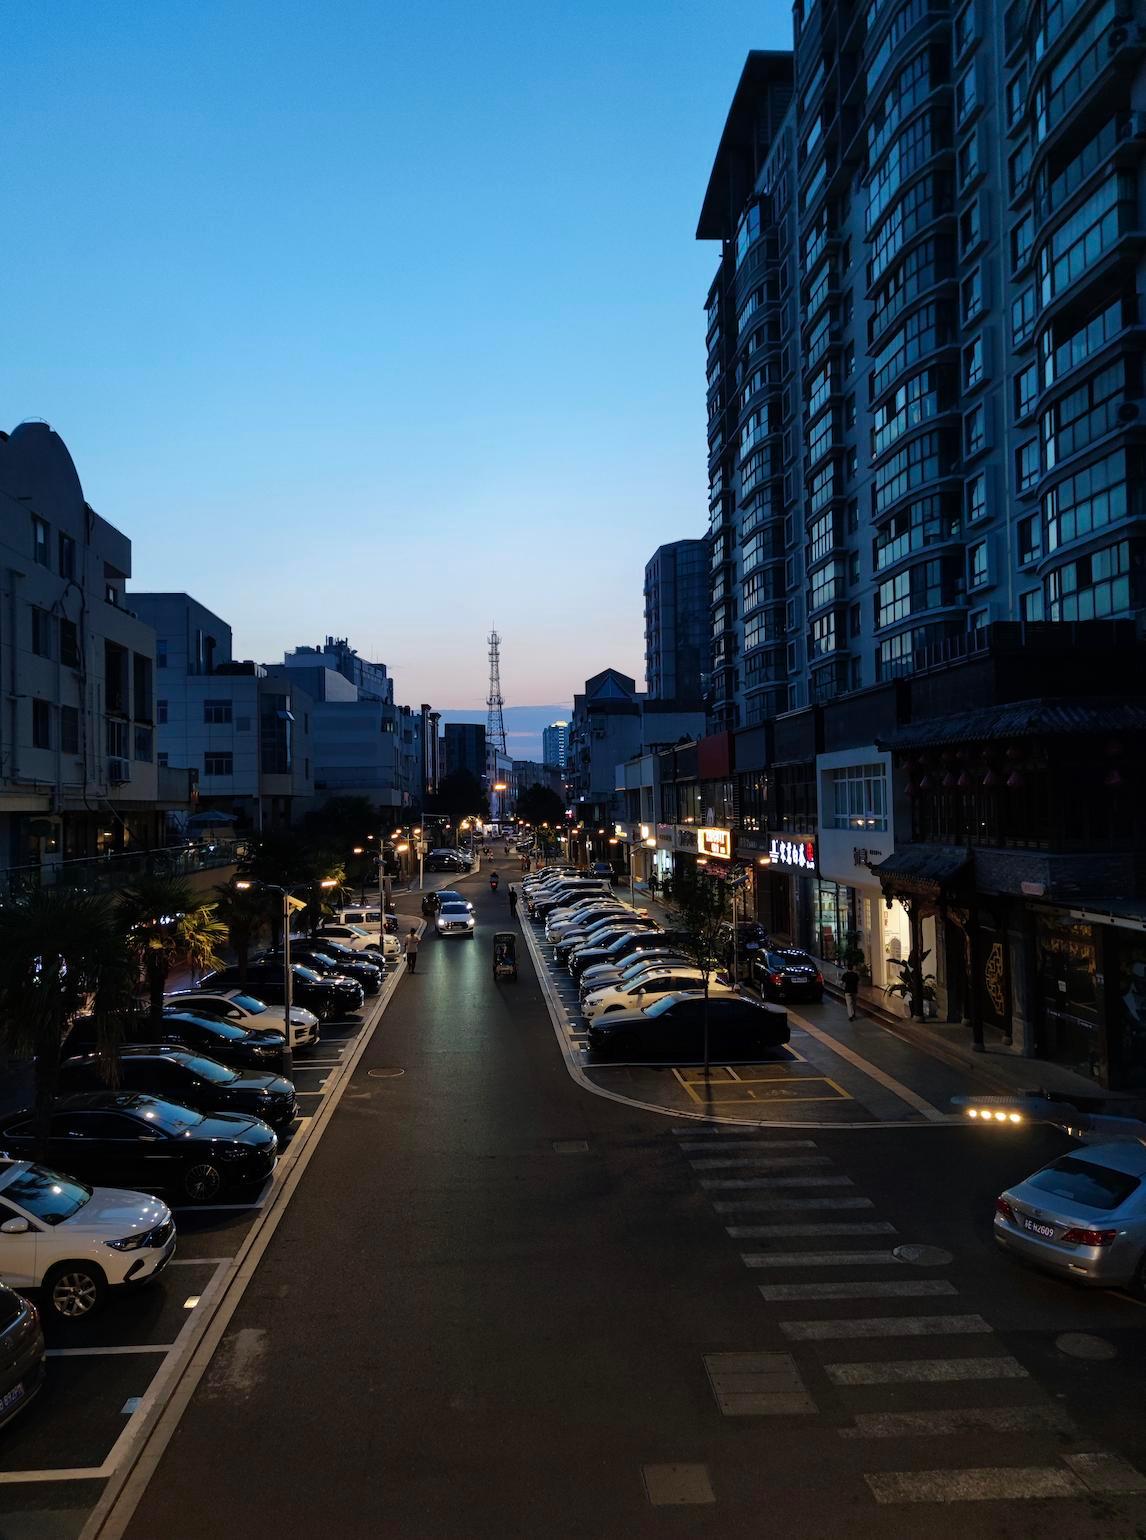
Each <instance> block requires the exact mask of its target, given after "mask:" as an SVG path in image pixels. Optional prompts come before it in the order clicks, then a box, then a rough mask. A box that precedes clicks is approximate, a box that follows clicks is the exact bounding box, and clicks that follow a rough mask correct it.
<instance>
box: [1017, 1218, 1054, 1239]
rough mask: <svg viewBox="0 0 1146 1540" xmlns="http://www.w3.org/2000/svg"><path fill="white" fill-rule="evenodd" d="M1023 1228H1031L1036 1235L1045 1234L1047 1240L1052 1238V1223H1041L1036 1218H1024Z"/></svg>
mask: <svg viewBox="0 0 1146 1540" xmlns="http://www.w3.org/2000/svg"><path fill="white" fill-rule="evenodd" d="M1023 1229H1024V1230H1033V1231H1034V1233H1035V1234H1036V1235H1045V1236H1046V1238H1047V1240H1048V1241H1049V1240H1053V1239H1054V1225H1041V1224H1039V1223H1038V1221H1037V1220H1034V1219H1024V1220H1023Z"/></svg>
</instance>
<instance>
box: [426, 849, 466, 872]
mask: <svg viewBox="0 0 1146 1540" xmlns="http://www.w3.org/2000/svg"><path fill="white" fill-rule="evenodd" d="M422 865H423V867H424V869H425V870H426V871H428V872H468V871H469V869H470V867H471V866H472V865H473V861H472V860H470V858H469V857H468V856H466V855H463V854H462V852H461V851H459V850H431V851H429V852H428V853H427V855H426V857H425V859H424V860H423V862H422Z"/></svg>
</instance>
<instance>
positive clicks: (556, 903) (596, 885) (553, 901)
mask: <svg viewBox="0 0 1146 1540" xmlns="http://www.w3.org/2000/svg"><path fill="white" fill-rule="evenodd" d="M609 891H610V889H609V885H608V883H603V882H600V881H599V880H598V879H597V878H594V879H593V880H592V881H591V882H584V883H574V884H573V885H572V886H571V887H570V886H565V887H559V888H555V889H551V890H549V891H547V892H544V893H531V894H530V895H529V897H528V898H527V899H526V901H525V905H526V908H527V909H528V910H529V915H530V918H531V919H534V920H544V919H545V917H546V916H547V915H548V914H550V913H551V912H552V911H553V910H554V909H559V908H560V907H561V906H562V905H563V904H568V903H570V902H571V901H572V900H574V899H576V898H580V897H583V896H585V895H586V894H589V893H594V894H597V895H598V896H600V895H602V894H607V893H608V892H609Z"/></svg>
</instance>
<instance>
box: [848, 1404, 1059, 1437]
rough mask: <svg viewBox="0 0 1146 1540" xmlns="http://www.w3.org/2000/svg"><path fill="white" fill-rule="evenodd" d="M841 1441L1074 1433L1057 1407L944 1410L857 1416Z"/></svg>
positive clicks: (862, 1413) (988, 1407)
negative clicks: (970, 1435)
mask: <svg viewBox="0 0 1146 1540" xmlns="http://www.w3.org/2000/svg"><path fill="white" fill-rule="evenodd" d="M852 1423H853V1426H852V1427H850V1428H837V1429H836V1432H837V1433H838V1434H839V1435H840V1437H841V1438H852V1439H854V1438H950V1437H951V1436H952V1435H954V1434H957V1433H1040V1432H1052V1433H1068V1434H1073V1433H1074V1425H1073V1423H1072V1422H1071V1420H1070V1418H1069V1417H1068V1416H1067V1415H1066V1413H1065V1412H1063V1411H1060V1410H1059V1408H1058V1407H1057V1406H1046V1405H1042V1406H971V1407H944V1408H943V1409H942V1410H940V1411H934V1412H857V1413H856V1415H855V1416H854V1417H853V1418H852Z"/></svg>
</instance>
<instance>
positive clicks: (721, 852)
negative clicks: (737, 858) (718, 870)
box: [696, 829, 732, 861]
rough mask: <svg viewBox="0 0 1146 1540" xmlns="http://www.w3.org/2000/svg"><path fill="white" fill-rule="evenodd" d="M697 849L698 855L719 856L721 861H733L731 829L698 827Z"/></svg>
mask: <svg viewBox="0 0 1146 1540" xmlns="http://www.w3.org/2000/svg"><path fill="white" fill-rule="evenodd" d="M696 849H697V854H698V855H702V856H717V857H719V859H720V860H721V861H731V860H732V833H731V831H730V830H729V829H698V830H697V831H696Z"/></svg>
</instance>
